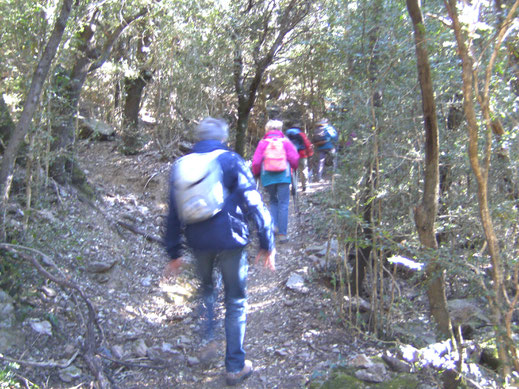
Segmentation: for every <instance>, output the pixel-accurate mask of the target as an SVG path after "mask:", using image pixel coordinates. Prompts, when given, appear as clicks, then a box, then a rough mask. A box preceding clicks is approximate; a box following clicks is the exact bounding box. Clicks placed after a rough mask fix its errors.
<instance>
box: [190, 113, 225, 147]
mask: <svg viewBox="0 0 519 389" xmlns="http://www.w3.org/2000/svg"><path fill="white" fill-rule="evenodd" d="M195 135H196V138H197V139H198V140H199V141H200V140H206V139H215V140H219V141H222V142H225V141H226V140H227V137H228V136H229V126H228V125H227V123H226V122H225V120H223V119H215V118H212V117H207V118H205V119H204V120H202V121H201V122H200V123H199V124H198V126H197V127H196V130H195Z"/></svg>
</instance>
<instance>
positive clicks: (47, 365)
mask: <svg viewBox="0 0 519 389" xmlns="http://www.w3.org/2000/svg"><path fill="white" fill-rule="evenodd" d="M78 355H79V350H76V352H75V353H74V355H72V357H70V359H69V360H67V361H66V362H65V363H57V362H54V361H48V362H37V361H27V360H25V359H14V358H10V357H6V356H5V355H3V354H0V359H2V360H4V361H7V362H13V363H18V364H19V365H25V366H31V367H43V368H58V369H65V368H67V367H69V366H70V365H71V364H72V362H74V360H75V359H76V357H77V356H78Z"/></svg>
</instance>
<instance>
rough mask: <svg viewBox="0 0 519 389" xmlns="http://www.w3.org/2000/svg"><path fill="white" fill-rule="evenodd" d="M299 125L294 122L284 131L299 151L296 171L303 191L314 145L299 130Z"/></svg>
mask: <svg viewBox="0 0 519 389" xmlns="http://www.w3.org/2000/svg"><path fill="white" fill-rule="evenodd" d="M301 127H302V126H301V124H299V123H296V124H294V125H293V126H292V127H290V128H289V129H288V130H286V131H285V135H286V136H287V138H288V139H290V141H291V142H292V143H293V144H294V146H295V148H296V149H297V152H298V153H299V165H298V168H297V171H298V173H299V174H298V175H299V177H300V178H301V189H303V192H304V191H305V190H306V183H307V182H308V158H310V157H311V156H312V155H314V146H313V145H312V143H311V142H310V140H309V139H308V138H307V136H306V134H305V133H304V132H303V131H302V130H301Z"/></svg>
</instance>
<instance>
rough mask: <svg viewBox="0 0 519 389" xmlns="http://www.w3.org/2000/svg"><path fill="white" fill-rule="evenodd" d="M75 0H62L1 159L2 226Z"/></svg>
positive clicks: (3, 234) (3, 235)
mask: <svg viewBox="0 0 519 389" xmlns="http://www.w3.org/2000/svg"><path fill="white" fill-rule="evenodd" d="M72 3H73V0H64V1H63V4H62V6H61V10H60V14H59V16H58V18H57V19H56V24H55V25H54V29H53V31H52V33H51V35H50V37H49V40H48V42H47V46H46V47H45V50H44V52H43V55H42V56H41V59H40V61H39V63H38V66H37V67H36V70H35V71H34V74H33V76H32V81H31V86H30V88H29V92H28V93H27V97H26V99H25V103H24V107H23V111H22V114H21V116H20V119H19V121H18V123H17V125H16V127H15V129H14V132H13V133H12V135H11V137H10V139H9V143H8V144H7V148H6V150H5V153H4V156H3V159H2V166H1V168H0V194H1V196H2V198H1V203H2V212H1V217H2V226H4V225H5V223H4V221H5V207H6V205H7V200H8V198H9V191H10V190H11V183H12V179H13V171H14V163H15V160H16V154H17V152H18V149H19V148H20V145H21V144H22V142H23V139H24V137H25V135H26V134H27V132H28V131H29V126H30V124H31V121H32V118H33V116H34V112H35V111H36V108H37V104H38V101H39V99H40V95H41V91H42V88H43V83H44V82H45V79H46V78H47V74H48V73H49V69H50V65H51V62H52V59H53V58H54V56H55V55H56V52H57V50H58V46H59V44H60V42H61V39H62V36H63V32H64V31H65V27H66V25H67V20H68V18H69V15H70V12H71V10H72ZM1 232H2V233H1V235H2V237H5V231H3V227H2V231H1Z"/></svg>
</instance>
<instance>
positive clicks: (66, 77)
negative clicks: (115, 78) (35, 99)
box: [50, 9, 147, 186]
mask: <svg viewBox="0 0 519 389" xmlns="http://www.w3.org/2000/svg"><path fill="white" fill-rule="evenodd" d="M146 13H147V10H146V9H143V10H141V11H139V12H138V13H136V14H135V15H133V16H131V17H127V18H124V20H122V21H121V24H119V25H118V26H116V27H115V28H114V29H113V30H112V31H108V32H106V36H107V39H106V40H105V41H104V42H103V44H102V45H101V44H99V46H98V42H97V41H96V39H95V38H96V31H101V29H96V28H95V27H96V26H95V23H94V21H88V22H85V23H84V25H83V30H82V31H81V33H80V34H79V35H78V36H77V37H76V40H75V41H74V43H75V45H76V51H77V52H76V58H75V61H74V64H73V66H72V70H70V71H67V70H65V69H64V68H62V67H58V71H57V72H56V76H55V79H54V85H53V86H54V88H55V93H54V97H53V100H52V102H51V109H52V111H53V116H52V118H53V120H52V124H51V133H52V137H53V142H52V145H51V151H53V152H54V153H55V154H56V158H55V160H54V163H53V164H52V166H51V169H50V173H51V175H52V177H53V178H54V179H55V180H56V181H58V182H60V183H72V184H74V185H77V186H81V185H83V184H85V183H86V177H85V175H84V173H83V172H82V171H81V169H79V167H78V166H77V164H76V162H75V152H74V148H73V146H74V141H75V129H76V126H75V120H76V113H77V109H78V105H79V99H80V97H81V91H82V89H83V85H84V83H85V81H86V78H87V76H88V74H90V73H92V72H94V71H95V70H97V69H98V68H100V67H101V66H102V65H103V64H104V63H105V62H106V60H107V59H108V57H109V56H110V53H111V52H112V49H113V47H114V44H115V42H116V41H117V39H118V38H119V36H120V35H121V34H122V32H123V31H124V30H125V29H126V28H127V27H128V26H129V25H130V24H131V23H132V22H133V21H135V20H137V19H138V18H140V17H142V16H143V15H145V14H146ZM94 17H95V16H94ZM98 34H100V33H98Z"/></svg>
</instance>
